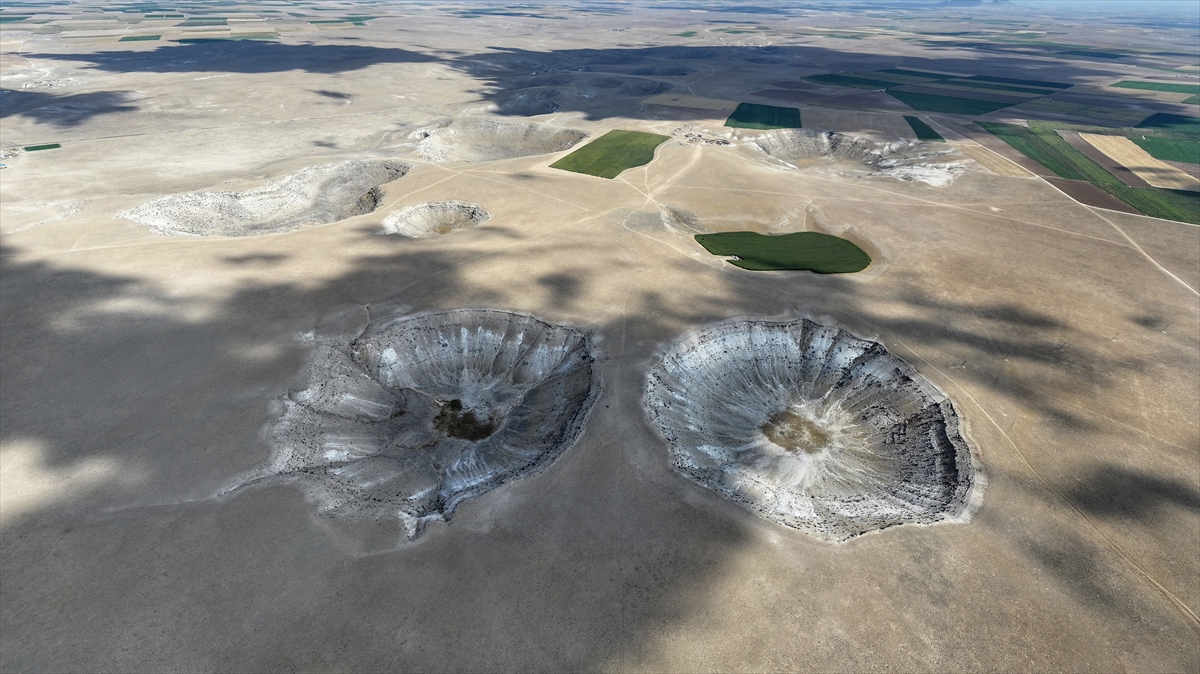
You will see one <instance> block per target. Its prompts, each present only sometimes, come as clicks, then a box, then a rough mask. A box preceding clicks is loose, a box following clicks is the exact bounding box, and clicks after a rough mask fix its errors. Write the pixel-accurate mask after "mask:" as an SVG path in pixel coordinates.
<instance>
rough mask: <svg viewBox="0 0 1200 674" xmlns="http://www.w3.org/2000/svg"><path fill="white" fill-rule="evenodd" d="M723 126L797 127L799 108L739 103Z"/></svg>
mask: <svg viewBox="0 0 1200 674" xmlns="http://www.w3.org/2000/svg"><path fill="white" fill-rule="evenodd" d="M725 126H729V127H734V128H737V129H799V128H800V109H799V108H781V107H779V106H776V105H759V104H757V103H739V104H738V106H737V109H736V110H734V111H733V114H732V115H730V116H729V119H727V120H725Z"/></svg>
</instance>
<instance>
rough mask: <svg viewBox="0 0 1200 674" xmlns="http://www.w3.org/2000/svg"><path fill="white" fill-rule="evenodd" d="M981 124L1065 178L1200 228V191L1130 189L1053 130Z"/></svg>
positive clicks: (1145, 210) (1140, 207) (1150, 212)
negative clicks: (1089, 185) (1093, 186)
mask: <svg viewBox="0 0 1200 674" xmlns="http://www.w3.org/2000/svg"><path fill="white" fill-rule="evenodd" d="M978 124H979V125H980V126H982V127H983V128H984V129H986V130H987V131H988V132H989V133H991V134H993V135H995V136H996V137H997V138H1000V139H1001V140H1003V141H1004V142H1006V143H1008V144H1009V145H1011V146H1012V147H1014V148H1015V149H1017V150H1018V151H1019V152H1020V153H1021V154H1023V155H1025V156H1026V157H1029V158H1030V159H1032V160H1034V161H1036V162H1037V163H1039V164H1041V165H1042V166H1045V167H1046V168H1048V169H1050V170H1051V171H1053V172H1054V173H1056V174H1057V175H1058V176H1059V177H1061V178H1067V179H1068V180H1086V181H1088V182H1090V183H1091V184H1093V185H1095V186H1096V187H1099V188H1100V189H1102V190H1104V191H1105V192H1108V193H1109V194H1111V195H1113V196H1114V197H1116V198H1118V199H1120V200H1121V201H1124V202H1125V203H1127V204H1129V205H1130V206H1133V207H1134V208H1136V209H1137V210H1139V211H1141V212H1142V213H1145V214H1146V215H1149V216H1151V217H1154V218H1163V219H1165V220H1176V221H1178V222H1188V223H1191V224H1193V225H1200V192H1186V191H1183V190H1165V189H1161V188H1157V187H1155V188H1150V189H1144V188H1138V187H1130V186H1128V185H1126V184H1125V183H1123V182H1121V181H1120V180H1118V179H1117V178H1116V177H1115V176H1113V175H1112V174H1111V173H1109V172H1108V171H1106V170H1105V169H1104V167H1102V166H1100V165H1099V164H1097V163H1096V162H1094V161H1092V160H1091V159H1089V158H1088V157H1087V155H1085V154H1083V153H1082V152H1080V151H1079V150H1076V149H1075V148H1073V147H1071V145H1070V144H1069V143H1067V141H1065V140H1063V139H1062V138H1061V137H1060V136H1059V135H1058V134H1057V133H1055V132H1054V131H1053V130H1052V129H1048V128H1026V127H1023V126H1015V125H1012V124H997V123H994V122H978Z"/></svg>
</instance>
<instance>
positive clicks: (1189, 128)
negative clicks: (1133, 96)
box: [1137, 112, 1200, 140]
mask: <svg viewBox="0 0 1200 674" xmlns="http://www.w3.org/2000/svg"><path fill="white" fill-rule="evenodd" d="M1137 128H1139V129H1157V130H1159V131H1166V132H1168V133H1171V134H1179V135H1180V136H1182V137H1183V138H1185V139H1187V140H1192V139H1195V140H1200V117H1187V116H1185V115H1172V114H1170V113H1167V112H1156V113H1154V114H1153V115H1150V116H1149V117H1147V118H1146V119H1143V120H1142V121H1141V122H1140V123H1139V124H1138V125H1137Z"/></svg>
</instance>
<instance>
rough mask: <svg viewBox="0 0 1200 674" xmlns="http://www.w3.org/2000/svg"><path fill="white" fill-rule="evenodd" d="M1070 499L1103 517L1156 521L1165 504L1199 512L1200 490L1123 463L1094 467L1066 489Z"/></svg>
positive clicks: (1084, 508) (1090, 512)
mask: <svg viewBox="0 0 1200 674" xmlns="http://www.w3.org/2000/svg"><path fill="white" fill-rule="evenodd" d="M1064 491H1065V493H1066V496H1067V498H1068V499H1070V500H1071V501H1072V502H1073V503H1075V504H1076V505H1078V506H1079V507H1081V508H1082V509H1083V510H1085V511H1086V512H1088V513H1089V514H1092V515H1095V516H1096V517H1099V518H1101V519H1118V520H1119V519H1126V520H1136V521H1139V522H1147V523H1149V522H1151V521H1153V520H1155V519H1156V518H1157V516H1158V514H1159V511H1160V510H1162V509H1163V508H1164V507H1175V508H1182V509H1184V510H1187V511H1189V512H1192V513H1198V512H1200V491H1197V490H1196V489H1195V488H1194V487H1191V486H1188V485H1187V484H1185V483H1183V482H1181V481H1179V480H1173V479H1170V478H1163V477H1157V476H1154V475H1148V474H1146V473H1143V472H1141V471H1137V470H1134V469H1131V468H1126V467H1124V466H1118V465H1115V464H1102V465H1098V466H1094V467H1093V468H1092V469H1091V470H1090V471H1089V472H1088V473H1086V474H1085V475H1084V476H1082V477H1081V478H1080V479H1079V480H1078V481H1076V482H1075V483H1074V484H1073V485H1072V486H1070V487H1069V488H1067V489H1065V490H1064Z"/></svg>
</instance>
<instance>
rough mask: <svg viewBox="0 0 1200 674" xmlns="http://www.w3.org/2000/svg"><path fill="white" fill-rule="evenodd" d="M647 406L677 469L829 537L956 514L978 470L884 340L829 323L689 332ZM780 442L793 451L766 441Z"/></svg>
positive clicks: (926, 388) (949, 414) (947, 418)
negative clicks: (854, 332)
mask: <svg viewBox="0 0 1200 674" xmlns="http://www.w3.org/2000/svg"><path fill="white" fill-rule="evenodd" d="M645 404H646V409H647V411H648V413H649V415H650V418H651V419H652V420H653V422H654V423H655V424H656V425H657V426H658V428H659V429H660V431H661V432H662V435H663V436H664V438H665V439H666V441H667V444H668V445H669V447H670V451H671V455H672V457H673V463H674V466H675V468H676V469H677V470H679V471H680V472H682V473H683V474H685V475H687V476H688V477H689V478H691V479H693V480H695V481H696V482H698V483H700V484H701V485H703V486H705V487H708V488H710V489H713V490H716V491H717V492H719V493H721V494H722V495H724V496H726V497H728V498H730V499H732V500H733V501H735V502H737V503H739V504H742V505H743V506H745V507H747V508H749V509H751V510H753V511H755V512H757V513H759V514H760V515H761V516H763V517H765V518H766V519H769V520H772V521H775V522H779V523H781V524H785V525H787V526H790V527H794V528H796V529H800V530H802V531H805V532H807V533H809V534H812V535H814V536H817V537H820V538H823V539H826V540H829V541H843V540H846V539H848V538H851V537H853V536H857V535H859V534H863V533H866V532H868V531H873V530H878V529H884V528H887V527H891V526H895V525H898V524H905V523H920V524H929V523H933V522H937V521H939V520H945V519H953V518H957V517H959V516H961V515H962V514H963V513H964V509H965V508H966V507H967V503H968V501H969V500H971V499H969V494H970V492H971V487H972V484H973V482H974V479H975V468H974V467H973V464H972V459H971V453H970V449H969V448H968V446H967V444H966V442H965V441H964V440H963V438H962V436H961V435H960V432H959V422H958V418H957V416H956V415H955V411H954V408H953V406H952V405H951V403H950V401H949V400H948V399H947V398H946V397H945V396H944V395H942V394H941V393H940V392H939V391H938V390H937V389H936V388H935V387H934V386H933V385H932V384H930V383H929V382H928V381H926V380H925V379H924V378H923V377H921V376H920V375H919V374H918V373H917V372H916V371H915V370H914V369H913V368H912V367H911V366H910V365H908V364H907V363H905V362H904V361H902V360H900V359H899V358H897V357H896V356H894V355H892V354H891V353H889V352H888V351H887V350H886V349H884V347H883V346H882V345H880V344H877V343H875V342H871V341H867V340H863V339H859V338H857V337H854V336H853V335H851V334H850V333H848V332H846V331H844V330H841V329H838V328H836V327H826V326H822V325H819V324H817V323H814V322H812V321H808V320H799V321H795V322H788V323H772V322H764V321H736V322H729V323H722V324H718V325H716V326H712V327H708V328H706V329H703V330H700V331H698V332H695V333H693V334H691V335H689V336H688V337H686V338H684V339H683V340H682V341H681V342H679V343H677V344H676V345H675V346H674V347H673V348H671V349H670V350H669V351H668V352H667V353H666V355H665V356H664V357H663V360H662V362H661V363H660V364H658V365H657V366H656V367H654V368H653V369H652V370H651V372H650V374H649V380H648V383H647V391H646V397H645ZM788 420H790V421H788ZM789 424H791V425H789ZM796 429H800V430H799V431H798V430H796ZM801 431H803V432H801ZM788 433H792V435H790V436H789V435H788ZM769 436H771V437H769ZM783 437H790V438H792V439H793V440H796V442H794V443H793V442H790V441H789V442H785V443H784V444H790V445H791V446H781V445H779V444H776V443H775V442H774V441H773V440H772V438H773V439H774V440H780V441H782V440H781V438H783Z"/></svg>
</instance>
